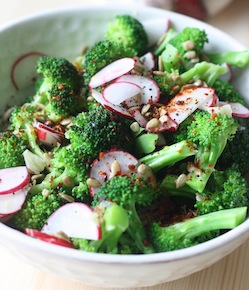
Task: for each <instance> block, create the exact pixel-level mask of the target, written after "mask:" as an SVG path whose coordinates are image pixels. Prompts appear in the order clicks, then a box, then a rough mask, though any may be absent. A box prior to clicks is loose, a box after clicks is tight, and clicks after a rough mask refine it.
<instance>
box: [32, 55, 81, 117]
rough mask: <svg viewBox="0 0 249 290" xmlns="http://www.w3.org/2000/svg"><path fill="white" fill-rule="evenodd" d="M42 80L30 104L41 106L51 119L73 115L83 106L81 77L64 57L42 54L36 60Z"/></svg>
mask: <svg viewBox="0 0 249 290" xmlns="http://www.w3.org/2000/svg"><path fill="white" fill-rule="evenodd" d="M37 72H38V73H41V74H42V75H43V81H42V82H41V83H40V85H39V87H38V88H37V92H36V95H35V96H34V100H33V102H32V105H33V106H35V105H40V106H43V108H44V110H45V112H46V115H47V116H48V118H49V119H51V120H53V121H58V120H61V119H63V118H65V117H68V116H72V115H73V116H74V115H76V114H77V113H79V112H80V111H81V110H82V109H83V108H84V102H83V97H82V96H81V88H82V79H81V76H80V74H79V73H78V71H77V69H76V67H75V66H74V65H73V64H72V63H71V62H69V61H68V60H66V59H65V58H56V57H49V56H44V57H41V58H40V59H39V60H38V61H37Z"/></svg>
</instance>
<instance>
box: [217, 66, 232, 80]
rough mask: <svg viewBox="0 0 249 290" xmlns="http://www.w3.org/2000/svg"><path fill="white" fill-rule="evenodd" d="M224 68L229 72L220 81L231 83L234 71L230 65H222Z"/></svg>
mask: <svg viewBox="0 0 249 290" xmlns="http://www.w3.org/2000/svg"><path fill="white" fill-rule="evenodd" d="M221 66H222V67H224V68H226V70H227V72H226V73H224V74H223V75H221V76H220V77H219V79H220V80H222V81H226V82H230V81H231V80H232V78H233V71H232V68H231V66H230V65H229V64H228V63H223V64H221Z"/></svg>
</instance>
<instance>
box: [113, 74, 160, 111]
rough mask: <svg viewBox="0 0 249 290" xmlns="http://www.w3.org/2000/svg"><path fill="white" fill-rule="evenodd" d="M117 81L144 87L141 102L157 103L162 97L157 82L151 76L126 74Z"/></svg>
mask: <svg viewBox="0 0 249 290" xmlns="http://www.w3.org/2000/svg"><path fill="white" fill-rule="evenodd" d="M116 82H130V83H133V84H136V85H138V86H139V87H141V88H142V92H141V104H143V105H145V104H155V103H157V102H158V100H159V97H160V90H159V87H158V85H157V83H156V82H155V81H154V80H152V79H151V78H147V77H144V76H139V75H124V76H121V77H120V78H118V79H117V80H116Z"/></svg>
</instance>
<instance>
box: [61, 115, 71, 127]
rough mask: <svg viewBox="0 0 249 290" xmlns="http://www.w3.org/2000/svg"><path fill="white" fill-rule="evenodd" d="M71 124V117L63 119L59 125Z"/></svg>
mask: <svg viewBox="0 0 249 290" xmlns="http://www.w3.org/2000/svg"><path fill="white" fill-rule="evenodd" d="M71 122H72V117H69V118H65V119H63V120H61V125H62V126H67V125H68V124H70V123H71Z"/></svg>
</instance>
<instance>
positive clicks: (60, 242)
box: [25, 228, 74, 248]
mask: <svg viewBox="0 0 249 290" xmlns="http://www.w3.org/2000/svg"><path fill="white" fill-rule="evenodd" d="M25 233H26V234H27V235H28V236H30V237H33V238H36V239H38V240H41V241H44V242H47V243H49V244H54V245H57V246H62V247H66V248H74V247H73V244H72V243H71V242H70V241H67V240H65V239H62V238H59V237H56V236H52V235H48V234H45V233H43V232H40V231H38V230H34V229H29V228H26V229H25Z"/></svg>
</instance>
